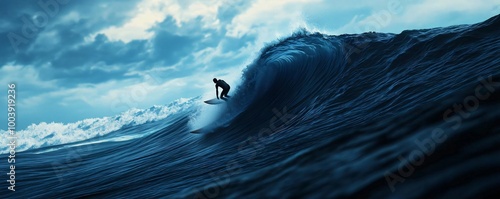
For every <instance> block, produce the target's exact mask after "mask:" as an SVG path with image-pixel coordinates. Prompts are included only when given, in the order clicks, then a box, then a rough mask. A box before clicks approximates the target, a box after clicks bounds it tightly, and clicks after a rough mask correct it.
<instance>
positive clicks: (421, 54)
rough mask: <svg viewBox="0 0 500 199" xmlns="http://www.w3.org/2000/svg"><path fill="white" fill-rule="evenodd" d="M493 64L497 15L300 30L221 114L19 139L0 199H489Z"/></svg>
mask: <svg viewBox="0 0 500 199" xmlns="http://www.w3.org/2000/svg"><path fill="white" fill-rule="evenodd" d="M499 55H500V17H499V16H495V17H492V18H490V19H489V20H487V21H484V22H482V23H478V24H472V25H457V26H451V27H443V28H432V29H424V30H407V31H403V32H401V33H400V34H387V33H374V32H371V33H364V34H351V35H336V36H334V35H325V34H322V33H311V32H308V31H306V30H299V31H297V32H295V33H294V34H293V35H291V36H290V37H287V38H283V39H281V40H279V41H275V42H273V43H272V44H269V45H267V46H266V47H265V48H263V49H262V51H261V53H260V54H259V56H258V57H256V59H255V60H254V61H253V63H251V64H250V65H248V67H246V69H245V70H244V71H242V77H241V78H242V80H241V84H240V85H239V86H237V87H236V86H235V87H234V88H233V89H232V90H231V92H230V95H232V97H231V98H230V100H229V101H228V102H227V103H225V104H221V105H217V106H212V105H206V104H203V102H202V101H203V100H204V99H203V98H202V97H197V98H190V99H179V100H177V101H174V102H172V103H170V104H167V105H162V106H153V107H151V108H149V109H132V110H129V111H127V112H124V113H122V114H120V115H117V116H114V117H106V118H91V119H86V120H83V121H80V122H77V123H72V124H57V123H41V124H37V125H32V126H30V127H28V128H27V129H25V130H23V131H20V132H18V136H19V143H18V144H19V145H18V148H17V150H18V151H21V152H18V153H17V154H16V160H17V161H18V162H16V191H15V192H10V191H8V192H7V190H6V187H7V186H8V182H6V181H5V180H3V181H2V189H3V190H2V191H1V192H0V193H1V195H0V198H76V197H92V198H377V199H378V198H405V199H411V198H492V197H494V196H496V195H499V194H500V189H499V188H500V187H499V186H500V56H499ZM198 129H199V130H198ZM193 130H198V132H200V133H199V134H193V133H190V132H191V131H193ZM4 133H5V132H2V134H4ZM2 142H6V140H5V138H2ZM2 147H3V148H0V151H1V153H2V154H3V155H2V159H7V158H6V156H7V153H8V149H7V148H6V147H4V146H2ZM0 167H1V168H7V167H8V165H7V161H3V160H2V161H0ZM3 176H4V177H5V179H6V178H7V177H8V175H5V174H3Z"/></svg>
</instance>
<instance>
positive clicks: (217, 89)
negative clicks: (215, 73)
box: [215, 85, 219, 99]
mask: <svg viewBox="0 0 500 199" xmlns="http://www.w3.org/2000/svg"><path fill="white" fill-rule="evenodd" d="M215 96H216V97H217V99H219V88H217V85H215Z"/></svg>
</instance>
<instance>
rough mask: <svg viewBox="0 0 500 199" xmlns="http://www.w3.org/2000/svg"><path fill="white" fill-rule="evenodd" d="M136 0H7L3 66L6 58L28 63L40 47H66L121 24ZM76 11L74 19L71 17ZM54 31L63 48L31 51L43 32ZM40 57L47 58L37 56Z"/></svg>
mask: <svg viewBox="0 0 500 199" xmlns="http://www.w3.org/2000/svg"><path fill="white" fill-rule="evenodd" d="M136 2H137V0H134V1H132V0H129V1H122V0H112V1H105V2H104V1H99V0H88V1H69V0H38V1H5V2H2V6H1V8H0V18H1V19H0V27H1V29H0V52H1V53H2V56H1V58H0V66H3V65H5V63H6V62H12V61H14V62H19V63H20V64H29V63H30V61H32V60H31V59H27V60H26V59H25V58H27V57H32V56H36V55H37V54H38V53H42V54H43V52H40V51H46V49H56V51H61V50H64V48H65V47H68V46H71V45H73V44H76V43H79V42H82V41H83V38H84V36H86V35H88V34H90V33H93V32H96V31H97V30H100V29H102V28H104V27H109V26H111V25H119V24H121V23H123V21H124V20H126V19H127V18H128V15H129V14H128V13H129V12H130V10H131V9H132V8H134V7H135V3H136ZM71 15H73V16H74V17H73V18H75V19H71V17H70V16H71ZM47 31H52V32H55V36H56V37H57V38H54V39H55V40H58V41H59V43H54V44H52V45H55V46H56V47H60V48H54V47H51V48H46V49H44V48H41V49H37V50H40V51H34V52H33V51H29V50H30V47H32V45H33V44H34V43H35V41H37V39H38V38H39V36H40V35H43V33H44V32H47ZM37 58H38V59H36V60H38V61H41V62H44V61H47V60H46V59H50V58H45V60H44V59H43V58H41V57H37Z"/></svg>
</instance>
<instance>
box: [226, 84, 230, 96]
mask: <svg viewBox="0 0 500 199" xmlns="http://www.w3.org/2000/svg"><path fill="white" fill-rule="evenodd" d="M230 89H231V87H230V86H228V87H227V91H226V93H225V96H226V97H229V96H227V93H229V90H230Z"/></svg>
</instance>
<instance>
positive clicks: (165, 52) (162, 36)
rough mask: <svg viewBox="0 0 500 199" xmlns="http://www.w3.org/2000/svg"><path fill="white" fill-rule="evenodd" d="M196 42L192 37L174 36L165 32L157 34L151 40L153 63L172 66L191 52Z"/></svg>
mask: <svg viewBox="0 0 500 199" xmlns="http://www.w3.org/2000/svg"><path fill="white" fill-rule="evenodd" d="M196 40H197V38H194V37H188V36H180V35H175V34H172V33H169V32H166V31H161V32H157V33H156V35H155V37H154V38H153V39H152V43H153V47H154V52H153V58H154V61H162V62H163V63H164V64H165V65H173V64H175V63H177V62H178V61H179V60H180V59H181V58H183V57H185V56H187V55H189V54H190V53H191V52H192V51H193V47H194V44H195V41H196Z"/></svg>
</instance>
